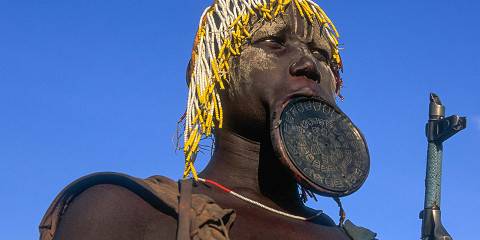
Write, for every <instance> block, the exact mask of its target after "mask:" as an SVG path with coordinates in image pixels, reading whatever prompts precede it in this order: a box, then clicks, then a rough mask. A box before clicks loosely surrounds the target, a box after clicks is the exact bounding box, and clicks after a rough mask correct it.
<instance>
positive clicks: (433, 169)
mask: <svg viewBox="0 0 480 240" xmlns="http://www.w3.org/2000/svg"><path fill="white" fill-rule="evenodd" d="M466 127H467V119H466V117H459V116H457V115H452V116H450V117H447V118H445V107H444V106H443V105H442V102H441V101H440V98H439V97H438V96H437V95H436V94H434V93H431V94H430V106H429V119H428V123H427V125H426V128H425V130H426V131H425V132H426V135H427V140H428V151H427V173H426V177H425V202H424V209H423V211H421V212H420V219H422V238H421V239H422V240H452V237H451V236H450V234H448V232H447V230H445V228H444V227H443V225H442V222H441V212H440V192H441V177H442V152H443V142H444V141H445V140H447V139H448V138H450V137H452V136H453V135H455V134H456V133H458V132H460V131H461V130H463V129H465V128H466Z"/></svg>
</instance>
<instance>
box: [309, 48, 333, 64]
mask: <svg viewBox="0 0 480 240" xmlns="http://www.w3.org/2000/svg"><path fill="white" fill-rule="evenodd" d="M311 52H312V55H313V56H314V57H315V58H316V59H318V61H322V62H327V63H328V62H330V56H329V54H328V53H327V51H325V50H323V49H318V48H314V49H312V50H311Z"/></svg>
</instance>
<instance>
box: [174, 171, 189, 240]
mask: <svg viewBox="0 0 480 240" xmlns="http://www.w3.org/2000/svg"><path fill="white" fill-rule="evenodd" d="M178 187H179V188H180V203H179V204H178V221H177V224H178V227H177V240H188V239H190V220H191V215H190V209H191V208H192V181H191V180H189V179H183V180H180V181H178Z"/></svg>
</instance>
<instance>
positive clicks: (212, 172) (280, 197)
mask: <svg viewBox="0 0 480 240" xmlns="http://www.w3.org/2000/svg"><path fill="white" fill-rule="evenodd" d="M263 139H269V138H263ZM215 141H216V145H215V152H214V154H213V157H212V159H211V160H210V162H209V164H208V166H207V167H206V168H205V170H204V171H202V173H201V174H200V176H202V177H204V178H207V179H211V180H214V181H217V182H219V183H221V184H223V185H225V186H227V187H229V188H230V189H232V190H233V191H235V192H237V193H240V194H242V195H244V196H248V197H249V198H252V199H253V200H256V201H259V202H262V203H264V204H267V205H271V206H273V207H279V208H282V209H284V210H290V211H298V209H301V208H303V203H302V201H301V199H300V197H299V195H298V190H297V183H296V182H295V180H294V179H293V177H290V173H289V172H288V170H287V169H286V168H285V167H283V166H282V165H281V163H280V161H279V160H278V159H277V158H276V157H275V154H274V152H273V149H272V144H271V142H270V141H269V140H266V141H263V142H256V141H252V140H249V139H246V138H243V137H242V136H239V135H237V134H235V133H233V132H232V131H229V130H226V129H221V130H218V131H217V132H216V136H215Z"/></svg>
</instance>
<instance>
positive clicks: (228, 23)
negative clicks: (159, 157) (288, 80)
mask: <svg viewBox="0 0 480 240" xmlns="http://www.w3.org/2000/svg"><path fill="white" fill-rule="evenodd" d="M291 4H294V6H293V8H294V9H296V11H298V13H299V14H300V16H302V17H304V18H305V19H306V20H307V21H308V22H309V23H313V22H317V23H319V26H321V27H322V31H323V32H324V34H325V36H326V37H327V39H328V40H329V43H330V45H331V49H332V56H333V63H334V64H333V65H334V67H332V70H333V72H334V75H335V77H336V81H337V94H338V92H339V89H340V86H341V79H340V76H339V71H340V70H341V68H342V61H341V58H340V55H339V48H338V37H339V35H338V32H337V30H336V29H335V26H334V25H333V23H332V21H331V20H330V19H329V18H328V16H327V15H326V14H325V12H324V11H323V10H322V9H321V8H320V7H319V6H318V5H317V4H316V3H314V2H313V1H312V0H215V2H214V3H213V4H212V5H211V6H210V7H208V8H207V9H205V11H204V12H203V14H202V17H201V20H200V23H199V26H198V31H197V34H196V36H195V41H194V45H193V51H192V57H191V62H190V64H191V67H190V69H189V77H190V79H189V92H188V102H187V110H186V113H185V115H184V121H185V129H184V135H183V137H184V139H183V140H184V145H183V150H184V153H185V170H184V173H183V175H184V177H187V176H188V175H189V174H190V173H192V175H193V177H194V178H195V179H198V177H197V172H196V170H195V167H194V162H195V158H196V155H197V152H198V150H199V143H200V140H201V139H202V138H204V137H208V136H210V135H211V134H212V130H213V129H214V128H215V127H218V128H222V123H223V110H222V103H221V101H220V96H219V94H218V91H219V90H220V89H224V88H225V83H226V82H227V81H228V78H229V70H230V66H229V60H230V59H231V58H232V57H233V56H238V55H240V53H241V51H242V45H243V44H244V43H245V42H246V41H247V40H248V39H250V37H251V34H252V28H253V25H254V24H255V23H256V21H266V22H269V21H272V20H273V19H275V18H276V17H277V16H279V15H281V14H284V13H285V10H286V9H287V8H288V7H289V5H291Z"/></svg>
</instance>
